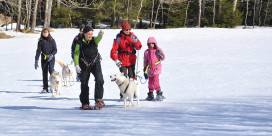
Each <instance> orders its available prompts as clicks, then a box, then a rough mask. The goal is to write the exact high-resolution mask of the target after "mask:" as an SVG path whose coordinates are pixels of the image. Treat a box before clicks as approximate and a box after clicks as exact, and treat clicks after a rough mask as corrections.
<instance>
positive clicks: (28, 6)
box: [25, 0, 32, 30]
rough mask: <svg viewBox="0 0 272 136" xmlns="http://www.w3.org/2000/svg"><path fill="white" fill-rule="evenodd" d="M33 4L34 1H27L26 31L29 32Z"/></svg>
mask: <svg viewBox="0 0 272 136" xmlns="http://www.w3.org/2000/svg"><path fill="white" fill-rule="evenodd" d="M31 4H32V0H26V23H25V30H29V26H30V16H31Z"/></svg>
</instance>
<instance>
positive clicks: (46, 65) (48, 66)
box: [41, 57, 55, 90]
mask: <svg viewBox="0 0 272 136" xmlns="http://www.w3.org/2000/svg"><path fill="white" fill-rule="evenodd" d="M41 65H42V76H43V89H45V90H48V71H49V73H50V74H52V72H53V71H54V66H55V57H53V58H52V60H51V61H50V62H47V60H44V59H43V58H41Z"/></svg>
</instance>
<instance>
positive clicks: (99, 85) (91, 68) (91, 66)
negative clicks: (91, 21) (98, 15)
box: [74, 26, 105, 110]
mask: <svg viewBox="0 0 272 136" xmlns="http://www.w3.org/2000/svg"><path fill="white" fill-rule="evenodd" d="M103 34H104V32H103V31H102V30H100V32H99V33H98V36H97V37H93V28H92V27H91V26H86V27H84V29H83V36H82V39H81V40H80V41H79V42H78V43H77V44H76V48H75V54H74V63H75V66H76V72H77V73H80V75H81V79H80V80H81V93H80V95H79V98H80V102H81V104H82V107H81V109H82V110H91V109H93V108H92V107H91V106H90V102H89V86H88V84H89V78H90V73H92V74H93V75H94V78H95V92H94V99H95V107H94V108H95V109H100V108H102V107H104V106H105V104H104V101H103V100H102V98H103V94H104V87H103V85H104V79H103V74H102V69H101V64H100V55H99V52H98V43H99V42H100V41H101V39H102V36H103Z"/></svg>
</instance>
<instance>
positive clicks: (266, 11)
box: [263, 0, 270, 26]
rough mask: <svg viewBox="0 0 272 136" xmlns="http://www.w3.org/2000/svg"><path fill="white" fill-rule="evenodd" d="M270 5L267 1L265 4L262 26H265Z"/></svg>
mask: <svg viewBox="0 0 272 136" xmlns="http://www.w3.org/2000/svg"><path fill="white" fill-rule="evenodd" d="M269 4H270V1H269V0H268V1H267V3H266V9H265V17H264V22H263V24H264V26H265V25H266V18H267V13H268V5H269Z"/></svg>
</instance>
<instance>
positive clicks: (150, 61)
mask: <svg viewBox="0 0 272 136" xmlns="http://www.w3.org/2000/svg"><path fill="white" fill-rule="evenodd" d="M147 45H148V49H147V50H146V51H145V52H144V76H145V79H147V78H149V81H148V88H149V92H148V93H147V95H148V97H147V98H146V100H148V101H153V100H154V95H153V92H154V90H156V91H157V97H156V99H157V100H160V101H161V100H162V99H163V98H164V97H163V95H162V91H161V87H160V82H159V75H160V74H161V68H162V64H161V61H163V60H164V59H165V55H164V53H163V51H162V49H161V48H159V46H158V44H157V41H156V39H155V37H149V38H148V40H147Z"/></svg>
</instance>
